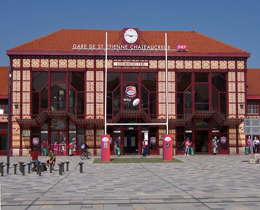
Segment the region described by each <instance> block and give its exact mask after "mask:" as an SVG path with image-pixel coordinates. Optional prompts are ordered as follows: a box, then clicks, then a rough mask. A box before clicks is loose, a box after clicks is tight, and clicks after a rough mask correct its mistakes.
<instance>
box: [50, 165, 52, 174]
mask: <svg viewBox="0 0 260 210" xmlns="http://www.w3.org/2000/svg"><path fill="white" fill-rule="evenodd" d="M50 173H52V163H50Z"/></svg>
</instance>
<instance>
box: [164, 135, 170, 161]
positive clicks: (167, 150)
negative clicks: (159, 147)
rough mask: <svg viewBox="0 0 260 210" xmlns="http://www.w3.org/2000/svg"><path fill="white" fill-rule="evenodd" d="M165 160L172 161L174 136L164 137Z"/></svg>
mask: <svg viewBox="0 0 260 210" xmlns="http://www.w3.org/2000/svg"><path fill="white" fill-rule="evenodd" d="M163 160H164V161H172V135H171V134H169V135H167V134H164V135H163Z"/></svg>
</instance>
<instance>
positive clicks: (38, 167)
mask: <svg viewBox="0 0 260 210" xmlns="http://www.w3.org/2000/svg"><path fill="white" fill-rule="evenodd" d="M39 171H40V164H39V163H37V174H39Z"/></svg>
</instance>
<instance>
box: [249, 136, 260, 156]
mask: <svg viewBox="0 0 260 210" xmlns="http://www.w3.org/2000/svg"><path fill="white" fill-rule="evenodd" d="M259 144H260V141H259V139H258V138H257V137H255V139H254V140H253V151H254V153H258V146H259ZM247 146H248V147H249V152H251V146H252V140H251V136H248V139H247Z"/></svg>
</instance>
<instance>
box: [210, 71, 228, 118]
mask: <svg viewBox="0 0 260 210" xmlns="http://www.w3.org/2000/svg"><path fill="white" fill-rule="evenodd" d="M211 82H212V109H215V110H220V111H221V112H222V113H223V114H226V106H227V105H226V101H227V100H226V73H211Z"/></svg>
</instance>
